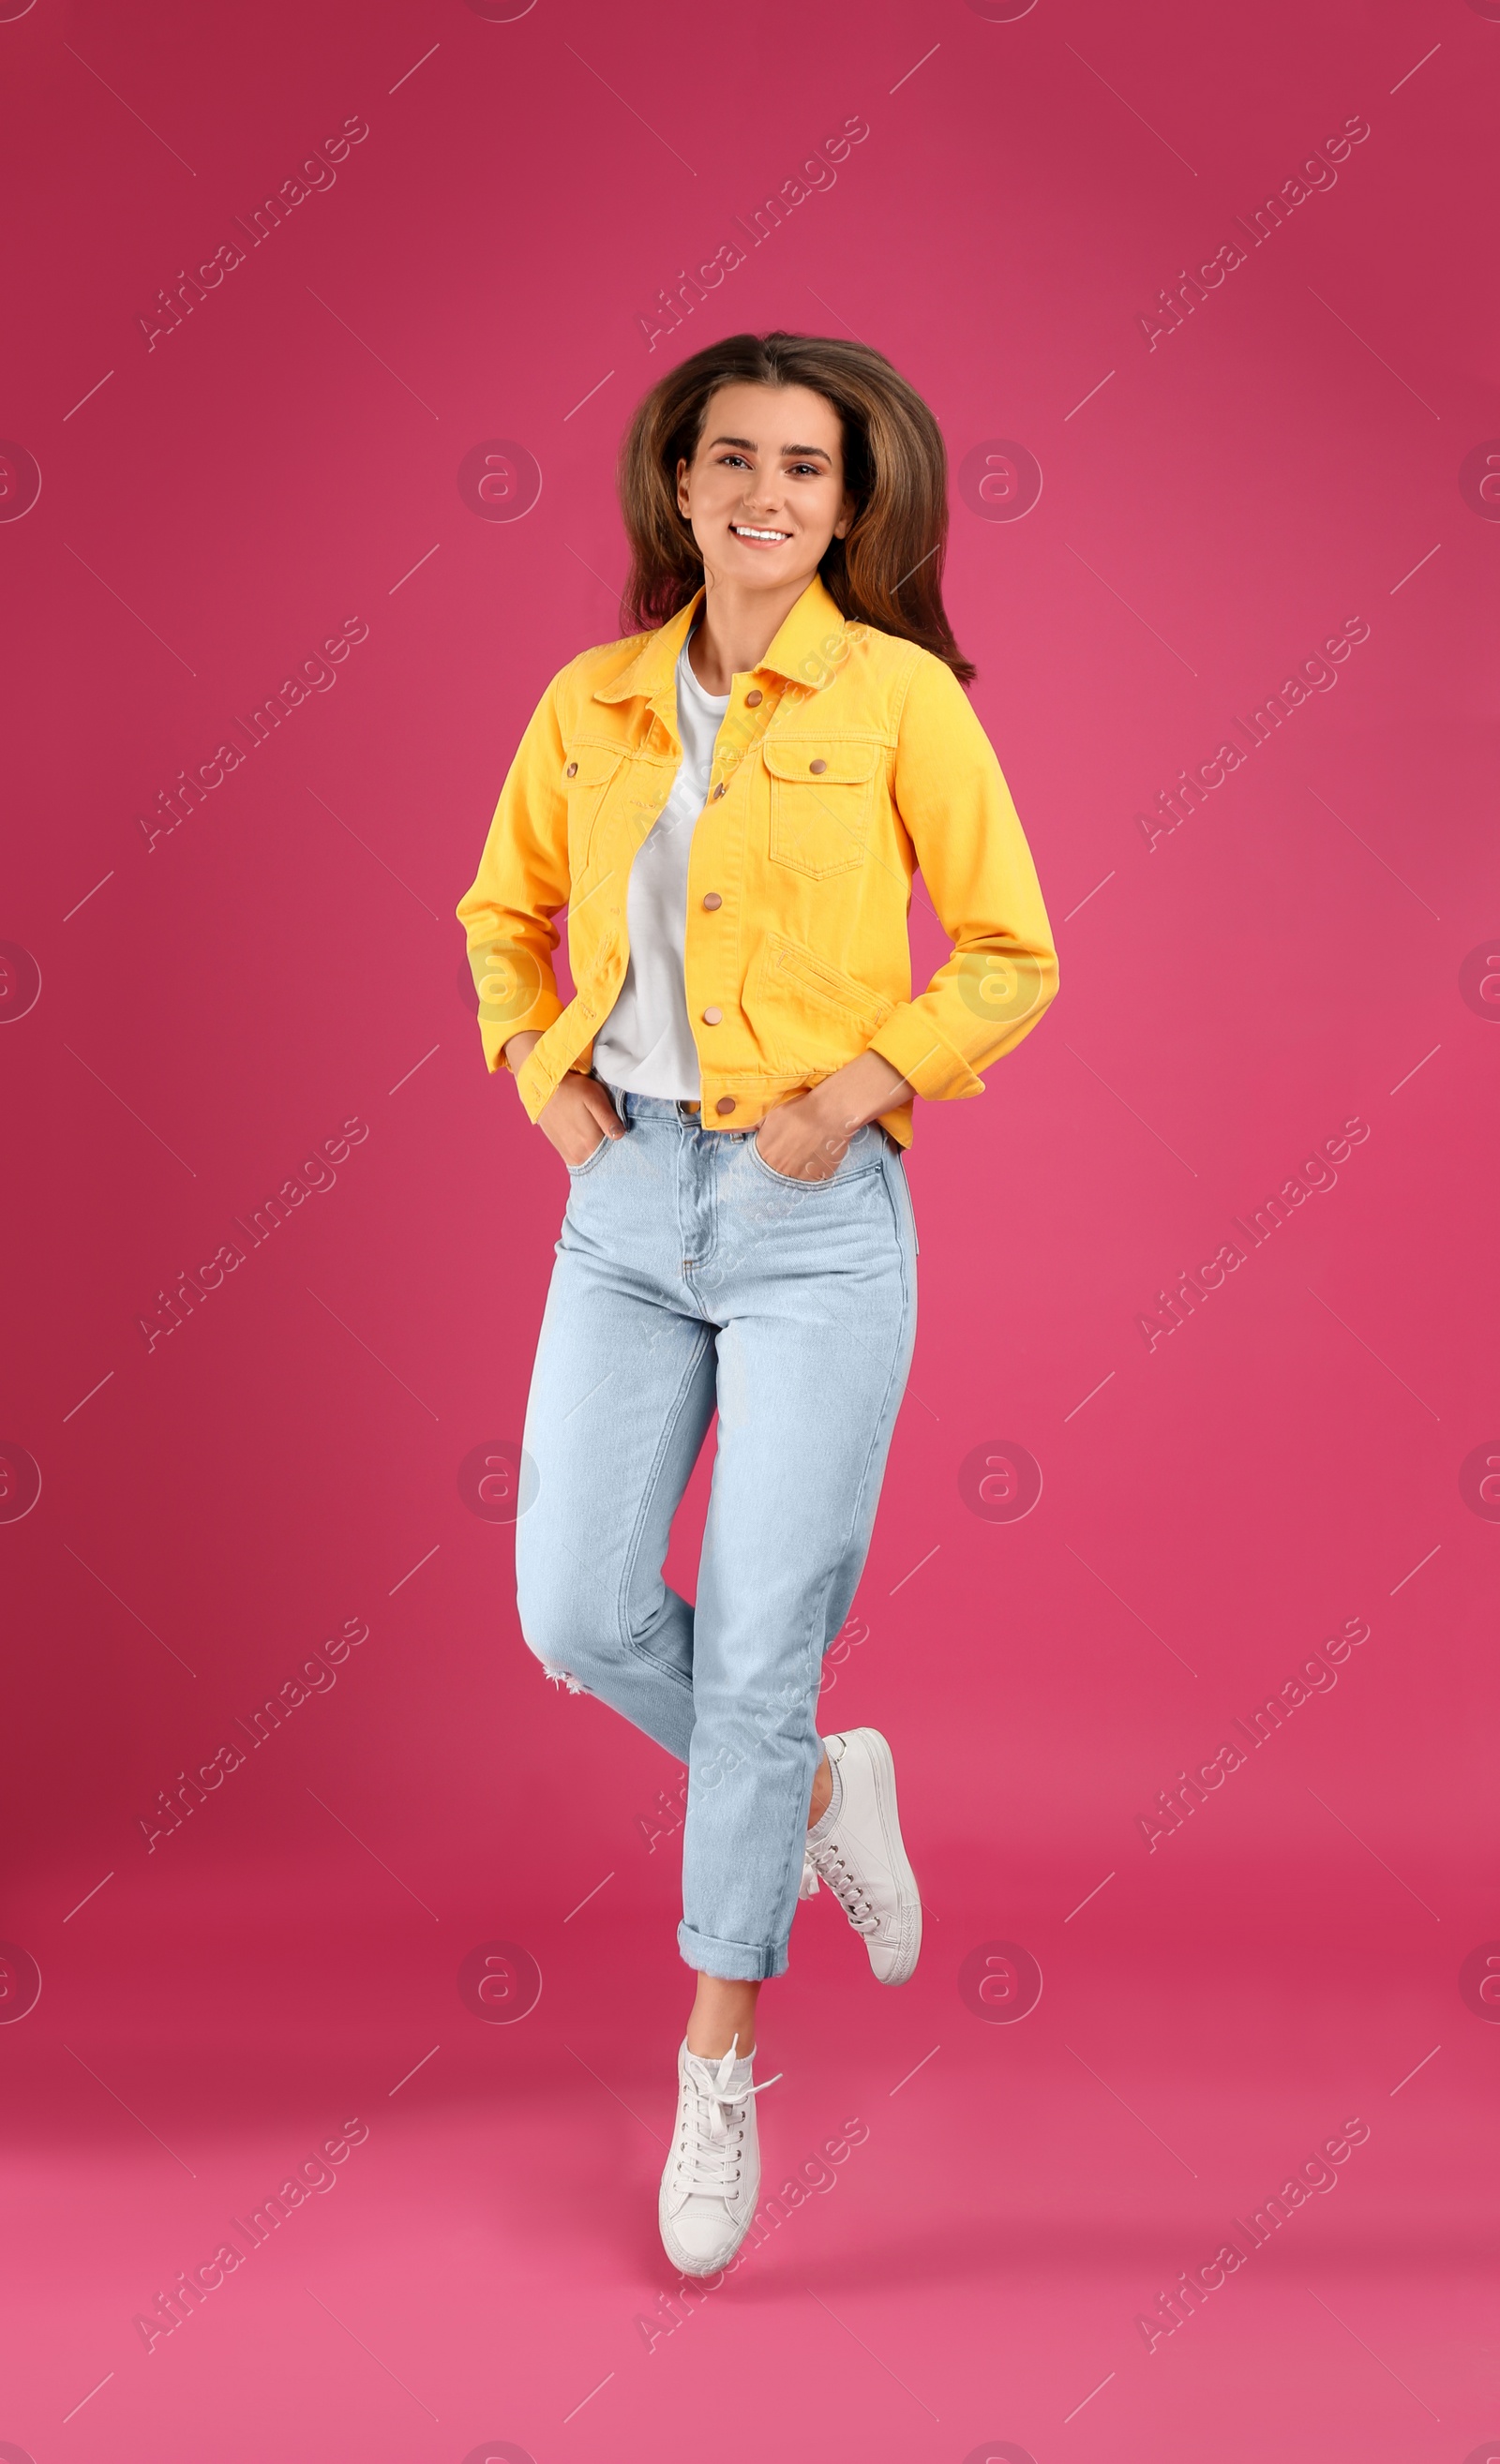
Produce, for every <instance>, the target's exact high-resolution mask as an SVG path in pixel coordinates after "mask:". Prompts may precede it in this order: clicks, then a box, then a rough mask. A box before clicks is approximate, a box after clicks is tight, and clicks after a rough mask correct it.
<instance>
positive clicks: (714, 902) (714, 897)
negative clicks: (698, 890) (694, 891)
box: [703, 890, 724, 908]
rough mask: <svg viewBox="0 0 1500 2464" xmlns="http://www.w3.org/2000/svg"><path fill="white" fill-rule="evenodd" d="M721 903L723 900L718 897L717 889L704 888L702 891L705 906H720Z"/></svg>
mask: <svg viewBox="0 0 1500 2464" xmlns="http://www.w3.org/2000/svg"><path fill="white" fill-rule="evenodd" d="M723 903H724V902H723V900H722V899H721V898H720V896H719V894H718V892H717V890H706V891H704V892H703V904H704V906H705V907H709V908H713V907H722V905H723Z"/></svg>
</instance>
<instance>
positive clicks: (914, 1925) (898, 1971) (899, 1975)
mask: <svg viewBox="0 0 1500 2464" xmlns="http://www.w3.org/2000/svg"><path fill="white" fill-rule="evenodd" d="M846 1733H847V1735H848V1736H849V1738H850V1739H853V1738H854V1737H858V1738H859V1739H860V1740H861V1742H862V1744H863V1745H864V1746H865V1748H866V1750H867V1751H868V1753H869V1755H870V1761H871V1771H872V1772H873V1775H874V1786H875V1812H876V1814H877V1815H878V1816H879V1820H880V1836H881V1843H882V1845H883V1847H884V1849H885V1854H886V1862H887V1863H888V1865H889V1866H890V1868H891V1872H892V1875H893V1878H894V1881H895V1893H896V1915H897V1919H898V1922H899V1930H898V1933H897V1936H896V1947H895V1964H894V1966H893V1968H892V1969H891V1971H890V1973H889V1974H888V1975H884V1976H882V1975H881V1973H880V1970H879V1969H874V1973H875V1977H876V1980H877V1982H878V1983H879V1984H881V1985H906V1984H908V1983H909V1982H910V1981H911V1978H912V1976H913V1974H914V1972H915V1968H916V1962H917V1959H918V1957H919V1956H920V1953H921V1947H922V1900H921V1893H920V1892H919V1891H918V1889H917V1887H916V1876H915V1874H914V1873H913V1871H912V1861H911V1859H910V1858H909V1857H908V1855H907V1853H906V1842H905V1841H904V1840H903V1838H902V1837H901V1817H900V1814H899V1812H898V1810H897V1806H896V1795H895V1762H894V1760H893V1755H892V1752H891V1749H890V1747H889V1746H888V1745H887V1743H886V1741H885V1739H884V1737H883V1736H882V1735H881V1733H880V1731H879V1729H878V1728H850V1729H849V1730H848V1731H847V1732H846ZM871 1968H874V1963H873V1961H871Z"/></svg>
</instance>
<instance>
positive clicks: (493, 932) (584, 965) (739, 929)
mask: <svg viewBox="0 0 1500 2464" xmlns="http://www.w3.org/2000/svg"><path fill="white" fill-rule="evenodd" d="M702 596H703V594H702V592H701V591H699V592H698V593H697V595H696V597H695V599H694V600H693V601H692V603H691V605H688V606H686V607H683V608H681V609H680V610H679V611H678V613H677V614H676V615H675V616H673V618H672V620H671V622H670V623H669V624H666V625H664V626H662V627H661V628H660V630H659V631H658V632H654V633H646V634H636V635H634V636H633V637H632V638H631V639H629V640H628V641H624V642H610V643H608V644H607V645H606V646H605V647H604V648H603V649H595V650H585V651H584V652H582V654H581V655H580V656H579V657H578V658H576V659H574V660H573V661H572V662H571V664H570V665H569V666H567V667H565V668H564V669H563V670H562V673H561V674H560V675H558V676H556V677H555V678H554V679H553V681H552V683H551V684H550V685H549V686H548V688H547V691H546V692H545V693H544V694H543V695H542V698H541V701H540V705H539V706H538V709H537V711H536V714H535V715H534V716H533V718H532V720H531V722H530V725H529V726H528V727H527V729H526V733H525V735H524V736H523V737H522V738H521V741H520V745H519V748H518V752H517V755H516V759H515V760H514V761H513V763H512V764H511V768H510V773H509V775H508V777H507V779H506V781H505V784H504V787H503V788H502V790H501V792H500V800H499V803H498V804H497V805H496V812H495V819H494V821H493V822H492V824H491V825H490V831H489V836H488V838H487V840H486V842H485V847H484V854H483V856H482V858H481V860H480V865H479V870H478V874H477V877H476V878H475V880H474V886H473V888H472V889H470V890H468V891H465V893H464V895H463V897H462V898H461V899H460V901H459V903H458V909H457V913H458V920H459V922H460V923H461V924H462V925H463V927H464V930H465V934H466V935H467V940H468V948H469V958H470V964H471V966H472V968H473V971H474V983H475V985H476V987H477V990H478V996H479V1028H480V1033H481V1035H482V1037H483V1041H484V1052H485V1059H486V1061H487V1063H488V1065H489V1067H491V1068H492V1069H496V1068H501V1067H507V1066H508V1065H507V1064H506V1063H505V1061H504V1056H503V1046H504V1045H505V1043H506V1041H507V1039H508V1038H509V1037H511V1036H513V1035H516V1034H518V1032H519V1031H520V1030H521V1029H522V1028H524V1027H540V1028H541V1029H542V1030H543V1032H542V1034H541V1037H540V1042H539V1043H537V1044H536V1045H533V1047H532V1049H531V1051H530V1052H529V1053H528V1055H527V1057H526V1059H525V1060H524V1061H523V1062H522V1064H521V1066H520V1068H519V1070H518V1072H517V1084H518V1089H519V1093H520V1097H521V1101H522V1103H523V1104H524V1106H525V1108H526V1111H527V1112H528V1113H529V1114H530V1116H531V1118H532V1119H533V1120H535V1119H536V1118H537V1115H538V1113H539V1112H540V1111H541V1108H542V1106H543V1105H544V1104H545V1103H546V1101H547V1100H548V1098H549V1096H550V1095H551V1094H552V1092H553V1089H555V1088H556V1086H557V1084H558V1082H559V1080H560V1079H561V1078H562V1076H563V1074H564V1072H565V1071H566V1070H568V1069H570V1068H582V1069H586V1068H587V1067H588V1065H589V1059H590V1055H591V1052H592V1047H593V1035H594V1031H595V1029H596V1028H597V1027H599V1026H600V1025H602V1023H604V1021H605V1020H606V1019H607V1017H608V1015H609V1012H610V1010H611V1009H612V1008H613V1006H614V1002H615V1000H616V998H617V996H618V994H619V991H620V987H621V985H622V983H623V982H624V980H625V970H626V960H627V957H628V955H629V952H628V943H627V938H626V889H627V885H628V882H629V873H630V867H631V864H632V862H633V860H634V858H635V855H636V852H637V850H638V848H639V847H640V846H641V845H642V842H643V841H644V840H645V838H646V836H647V834H648V832H649V831H650V829H651V825H652V824H653V822H654V821H655V819H656V817H657V815H658V813H659V812H660V811H661V809H662V806H663V805H664V804H665V803H666V801H667V798H668V796H669V794H670V793H671V790H672V786H673V781H674V779H675V777H676V773H677V769H678V766H679V764H680V762H681V759H682V745H681V741H680V739H679V737H678V735H677V724H676V721H677V709H676V677H675V671H676V663H677V653H678V651H679V650H680V649H681V648H682V645H683V642H684V641H685V639H686V638H687V634H688V631H689V628H690V627H691V626H692V624H693V623H694V621H695V617H696V614H697V611H698V608H699V606H700V605H701V602H702ZM918 867H919V868H920V869H921V873H922V878H923V880H924V881H925V883H926V885H927V889H928V891H929V892H930V894H931V897H932V902H933V905H934V907H935V909H936V910H937V917H938V920H939V922H940V923H941V925H942V928H943V930H944V932H945V933H946V934H947V935H948V937H949V939H950V940H951V941H952V943H953V945H954V946H953V952H952V955H951V957H949V958H948V960H947V961H946V963H945V964H944V965H943V966H941V967H939V968H938V970H937V974H936V975H935V976H934V977H933V979H932V981H931V983H929V984H928V986H927V988H926V990H925V991H924V992H922V993H921V994H919V995H918V996H917V998H916V999H915V1001H914V1000H913V999H912V978H911V951H910V946H909V943H908V939H907V913H908V910H909V908H910V906H911V901H912V876H913V874H914V873H915V871H916V869H918ZM564 907H565V908H566V909H567V933H568V960H569V964H570V966H571V968H572V974H573V981H574V984H575V985H576V987H577V990H576V993H575V995H574V998H573V1000H572V1001H569V1002H568V1003H567V1005H566V1007H565V1008H564V1006H563V1004H562V1000H561V999H560V997H559V994H558V989H557V983H556V980H555V978H554V976H553V971H552V966H551V953H552V951H553V950H554V949H555V948H556V946H557V941H558V934H557V930H556V927H555V925H554V923H553V921H552V918H553V917H554V916H555V915H557V914H558V913H559V912H560V911H561V910H562V908H564ZM684 971H685V976H686V984H687V1002H688V1016H689V1018H690V1020H691V1022H692V1025H693V1037H694V1042H695V1045H696V1046H697V1052H698V1060H699V1064H700V1068H701V1075H702V1108H703V1109H702V1124H703V1127H704V1129H706V1130H711V1129H726V1130H745V1129H752V1128H754V1127H755V1125H756V1124H757V1123H758V1122H759V1121H760V1120H761V1118H762V1117H763V1116H764V1114H765V1113H766V1112H767V1111H769V1109H770V1108H771V1106H772V1105H773V1104H777V1103H780V1102H781V1101H782V1100H783V1098H784V1097H786V1096H788V1095H791V1094H794V1093H796V1092H797V1091H798V1090H800V1089H804V1088H810V1087H814V1086H816V1085H817V1084H818V1082H819V1080H820V1079H824V1078H827V1077H828V1076H830V1075H831V1073H832V1072H833V1071H834V1070H835V1069H837V1068H839V1067H842V1065H843V1064H844V1063H845V1062H847V1061H851V1060H853V1059H854V1058H855V1056H856V1055H857V1054H858V1053H860V1052H863V1051H865V1050H867V1049H869V1050H872V1051H875V1052H878V1053H880V1054H882V1055H883V1057H884V1058H885V1059H886V1060H887V1061H889V1062H891V1063H892V1065H893V1067H895V1068H896V1069H898V1070H899V1071H900V1073H901V1075H902V1077H903V1078H904V1079H906V1080H907V1082H908V1084H909V1085H911V1086H912V1087H914V1088H915V1089H916V1091H917V1093H918V1094H919V1095H925V1096H930V1097H935V1098H938V1099H941V1098H943V1097H946V1096H954V1095H980V1094H982V1093H983V1091H984V1090H983V1083H982V1078H981V1076H980V1072H981V1071H982V1070H983V1069H986V1068H988V1067H989V1065H990V1063H991V1062H993V1061H997V1060H999V1058H1000V1056H1001V1054H1002V1053H1004V1052H1008V1051H1009V1049H1010V1047H1011V1045H1015V1044H1019V1043H1020V1041H1021V1038H1022V1037H1023V1036H1024V1035H1026V1033H1027V1032H1028V1031H1029V1029H1030V1028H1031V1027H1033V1026H1034V1025H1035V1024H1036V1022H1037V1020H1038V1019H1039V1018H1040V1017H1041V1015H1042V1012H1043V1010H1044V1009H1045V1008H1046V1007H1047V1005H1048V1001H1050V1000H1051V999H1052V996H1053V994H1054V993H1055V991H1056V989H1057V958H1056V954H1055V952H1054V951H1053V948H1052V940H1051V934H1050V930H1049V928H1048V920H1047V911H1046V909H1045V908H1044V906H1043V904H1042V893H1041V891H1040V890H1039V888H1038V886H1037V878H1036V872H1035V869H1034V868H1033V866H1032V862H1031V857H1030V853H1029V850H1028V849H1027V847H1026V840H1025V838H1024V837H1023V835H1022V830H1021V825H1020V823H1019V821H1018V820H1017V818H1016V809H1015V806H1014V804H1013V803H1012V802H1011V798H1010V791H1009V789H1008V788H1007V787H1006V785H1005V781H1004V778H1003V777H1002V775H1001V769H1000V764H999V762H998V761H997V760H996V759H995V755H994V753H993V751H992V749H991V747H990V744H989V740H988V738H987V737H986V736H985V734H984V731H983V729H982V726H981V725H980V722H979V720H978V719H977V718H976V716H975V715H974V713H973V711H972V709H971V708H970V706H969V702H968V699H967V697H966V695H965V693H964V691H963V688H962V686H961V685H960V683H959V682H958V679H957V678H956V677H955V675H954V673H953V671H952V670H951V669H950V668H948V667H945V666H944V664H943V662H942V661H941V660H940V659H937V658H935V657H934V656H933V654H932V653H931V651H928V650H923V649H918V648H917V647H916V646H915V644H914V643H911V642H904V641H901V640H899V639H897V638H896V636H894V635H893V634H891V633H882V632H879V631H877V630H876V628H875V627H873V626H871V625H861V624H853V623H846V622H845V620H844V619H843V617H842V616H841V615H840V614H839V611H838V608H837V606H836V605H835V604H834V602H833V600H832V599H831V598H830V596H829V594H828V592H827V590H826V589H825V588H824V585H823V583H821V582H820V581H819V580H817V579H816V578H814V580H813V581H812V582H810V583H808V585H807V587H806V589H805V591H804V592H803V594H802V597H801V598H800V599H799V600H798V602H797V604H796V605H795V606H794V607H793V608H792V610H791V613H790V614H789V615H788V616H787V618H786V620H785V622H784V624H783V626H782V627H781V630H780V631H779V632H778V634H777V636H776V639H775V640H774V641H773V642H772V644H771V647H770V649H768V650H767V651H766V653H765V656H764V658H763V659H762V660H761V664H760V666H759V667H758V668H757V669H756V670H755V671H753V673H750V674H746V675H737V676H736V677H735V679H734V685H733V689H732V691H731V693H730V699H729V708H728V710H727V711H726V712H725V714H724V717H723V719H722V721H721V723H720V726H719V731H718V738H717V743H716V745H715V749H714V766H713V771H712V774H711V783H710V786H709V790H708V801H707V803H706V804H705V805H704V808H703V812H702V814H701V816H700V818H699V820H698V822H697V824H696V825H695V830H694V834H693V846H692V853H691V858H690V867H689V875H688V914H687V940H686V949H685V954H684ZM881 1120H882V1123H883V1125H884V1126H885V1127H886V1128H887V1129H889V1130H890V1131H891V1132H892V1133H893V1136H894V1137H895V1138H896V1139H897V1141H898V1142H899V1143H900V1144H901V1145H902V1146H903V1147H904V1146H908V1145H910V1143H911V1138H912V1106H911V1104H910V1102H906V1103H903V1104H901V1105H898V1106H896V1107H895V1108H893V1110H892V1111H889V1112H886V1113H882V1115H881Z"/></svg>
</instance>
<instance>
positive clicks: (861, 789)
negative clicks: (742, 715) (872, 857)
mask: <svg viewBox="0 0 1500 2464" xmlns="http://www.w3.org/2000/svg"><path fill="white" fill-rule="evenodd" d="M761 753H762V755H763V757H764V760H765V767H766V772H767V777H768V780H769V784H770V791H771V838H770V849H771V860H772V862H773V863H774V864H784V865H786V866H787V867H788V868H789V869H791V870H792V871H793V872H804V873H807V874H809V875H810V876H811V878H812V879H813V880H814V881H822V880H823V879H825V878H826V877H827V875H828V874H829V873H835V872H854V871H857V870H858V869H859V867H860V866H861V865H862V864H863V863H864V861H865V855H866V850H867V848H868V847H869V844H870V820H871V810H872V808H873V804H874V796H875V786H874V781H875V771H876V768H877V767H878V764H879V761H880V747H879V746H878V745H877V744H838V743H829V742H827V740H825V741H823V742H821V743H820V742H818V741H816V740H815V739H813V738H811V737H809V738H806V739H805V740H803V741H791V740H788V739H787V738H785V737H783V738H782V739H781V740H780V741H771V740H767V741H765V742H764V743H762V745H761Z"/></svg>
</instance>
